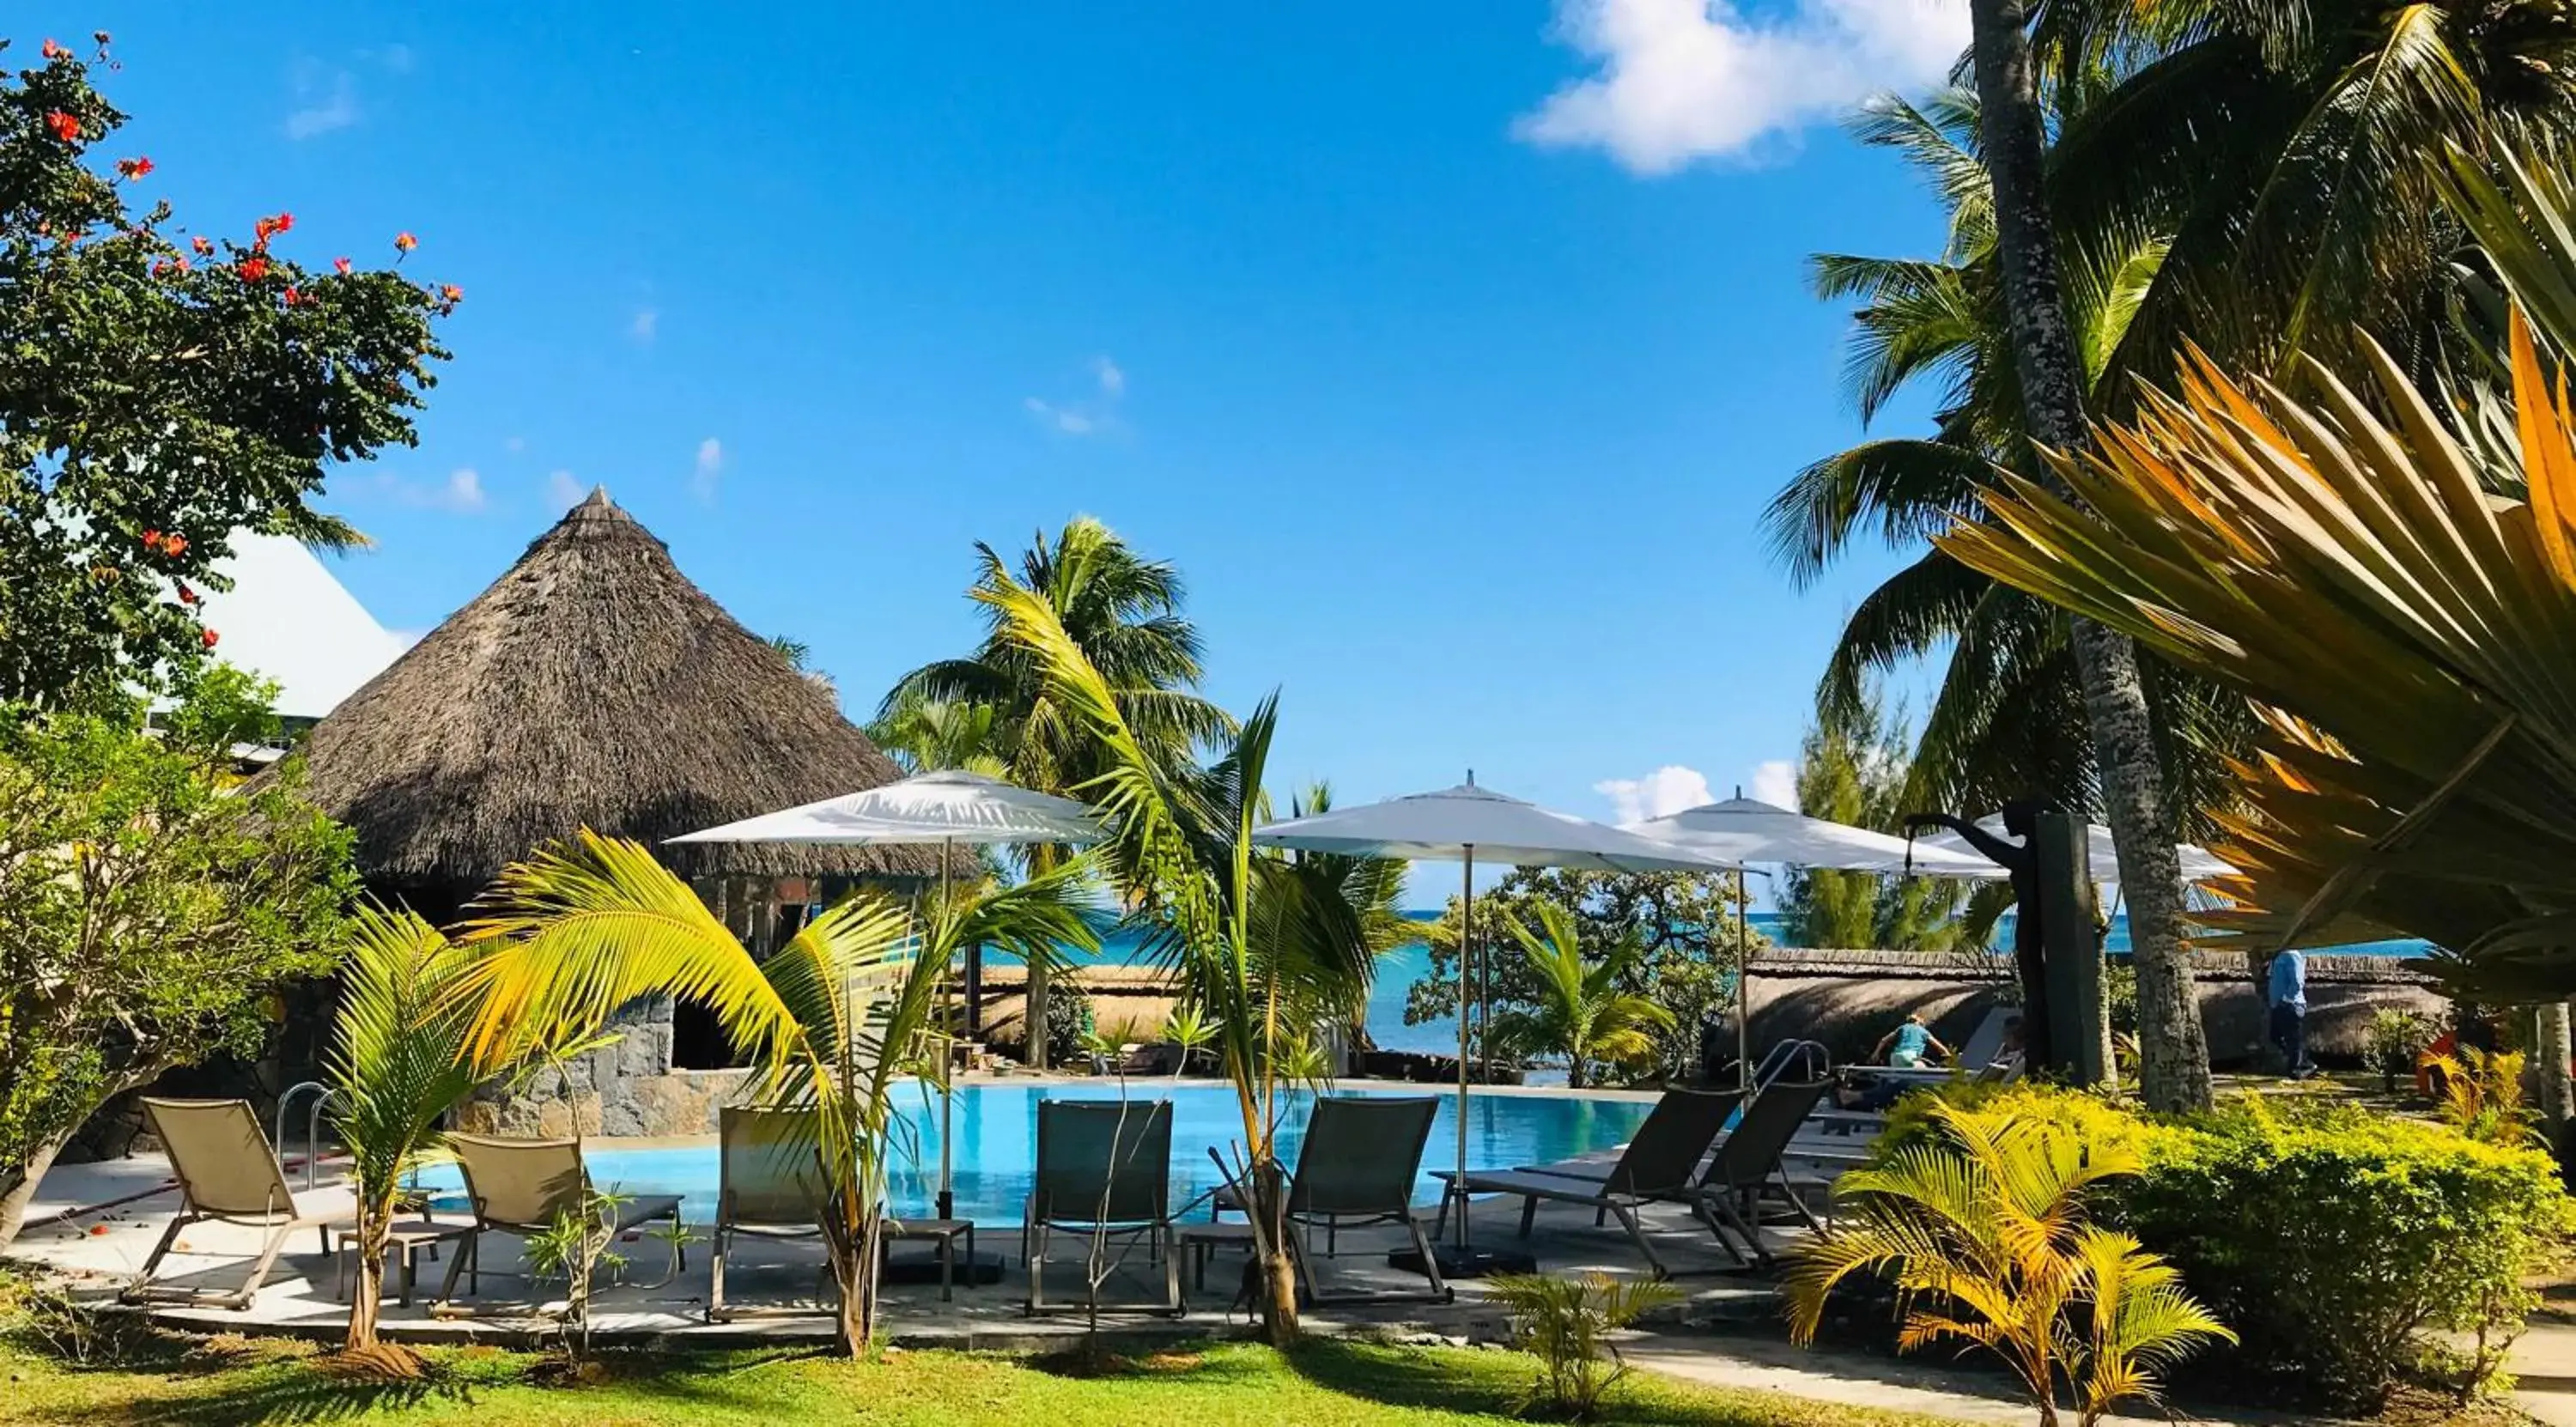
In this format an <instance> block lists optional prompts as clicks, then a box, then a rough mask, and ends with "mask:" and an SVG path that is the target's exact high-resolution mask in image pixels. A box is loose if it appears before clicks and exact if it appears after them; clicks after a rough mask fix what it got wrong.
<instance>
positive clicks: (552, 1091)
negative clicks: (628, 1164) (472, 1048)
mask: <svg viewBox="0 0 2576 1427" xmlns="http://www.w3.org/2000/svg"><path fill="white" fill-rule="evenodd" d="M616 1029H617V1030H618V1032H619V1035H618V1038H617V1040H616V1041H615V1042H613V1043H611V1044H609V1045H606V1046H603V1047H601V1048H600V1049H598V1050H595V1051H592V1052H590V1053H589V1054H588V1055H583V1056H578V1057H575V1058H574V1059H572V1060H570V1061H568V1062H566V1063H565V1064H564V1065H562V1066H561V1067H553V1066H548V1067H543V1068H540V1069H539V1070H537V1071H536V1072H535V1073H534V1074H533V1075H531V1076H529V1077H527V1078H525V1079H523V1080H521V1081H520V1082H519V1083H518V1084H517V1085H516V1086H515V1087H513V1088H511V1089H509V1090H507V1091H501V1090H485V1091H483V1092H480V1093H478V1094H477V1095H476V1096H475V1097H474V1098H473V1099H471V1100H469V1101H467V1102H466V1103H465V1104H463V1105H461V1106H459V1107H457V1112H456V1120H455V1125H456V1128H457V1129H460V1130H463V1131H465V1132H467V1133H468V1134H486V1135H541V1136H549V1137H561V1136H565V1135H571V1134H575V1133H579V1134H585V1135H615V1136H631V1135H711V1134H714V1133H715V1130H716V1111H717V1110H719V1109H720V1108H722V1107H723V1106H725V1105H726V1104H729V1103H731V1101H732V1098H733V1096H734V1095H735V1094H736V1093H737V1092H738V1091H739V1090H740V1088H741V1086H742V1084H743V1082H744V1081H745V1080H746V1079H748V1078H749V1076H750V1072H748V1071H742V1070H674V1069H672V1068H671V1003H670V1002H669V1001H668V1000H659V1001H654V1002H650V1003H648V1004H646V1005H644V1006H641V1007H637V1008H635V1009H632V1010H629V1011H627V1012H625V1013H623V1014H622V1015H620V1016H619V1017H618V1019H617V1022H616Z"/></svg>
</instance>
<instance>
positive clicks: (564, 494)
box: [546, 471, 589, 510]
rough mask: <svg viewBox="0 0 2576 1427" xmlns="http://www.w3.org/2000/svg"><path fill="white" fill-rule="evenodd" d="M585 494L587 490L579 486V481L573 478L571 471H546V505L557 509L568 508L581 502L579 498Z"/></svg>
mask: <svg viewBox="0 0 2576 1427" xmlns="http://www.w3.org/2000/svg"><path fill="white" fill-rule="evenodd" d="M587 494H589V492H587V491H585V490H583V489H582V488H581V482H579V481H577V480H574V479H573V477H572V472H570V471H549V472H547V474H546V503H547V504H548V505H551V506H553V507H555V508H556V509H558V510H570V509H572V508H573V507H574V506H577V505H579V504H581V498H582V497H583V496H585V495H587Z"/></svg>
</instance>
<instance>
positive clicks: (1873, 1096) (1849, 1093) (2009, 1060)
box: [1834, 1016, 2026, 1115]
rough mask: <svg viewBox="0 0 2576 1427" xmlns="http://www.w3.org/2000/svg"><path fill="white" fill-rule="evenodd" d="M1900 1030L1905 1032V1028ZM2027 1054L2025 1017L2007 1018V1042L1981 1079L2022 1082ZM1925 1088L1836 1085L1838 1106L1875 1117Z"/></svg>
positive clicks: (1883, 1081)
mask: <svg viewBox="0 0 2576 1427" xmlns="http://www.w3.org/2000/svg"><path fill="white" fill-rule="evenodd" d="M1899 1029H1902V1027H1900V1028H1899ZM1890 1034H1891V1036H1892V1035H1893V1034H1894V1033H1893V1032H1891V1033H1890ZM1880 1044H1881V1045H1885V1044H1886V1042H1885V1041H1881V1042H1880ZM1934 1044H1936V1045H1937V1044H1939V1042H1937V1041H1936V1042H1934ZM2025 1055H2026V1052H2025V1051H2024V1050H2023V1049H2022V1040H2021V1017H2019V1016H2006V1017H2005V1018H2004V1027H2003V1039H2002V1040H2000V1041H1998V1042H1997V1043H1996V1045H1995V1056H1994V1059H1992V1060H1990V1061H1987V1062H1986V1065H1985V1069H1984V1071H1983V1072H1982V1074H1981V1075H1980V1077H1979V1078H1981V1079H1985V1080H2000V1081H2014V1080H2019V1079H2021V1074H2022V1068H2023V1062H2024V1058H2025ZM1861 1073H1862V1074H1863V1075H1867V1074H1868V1072H1867V1071H1866V1070H1864V1071H1862V1072H1861ZM1921 1088H1922V1087H1921V1086H1920V1085H1919V1084H1917V1083H1916V1082H1914V1081H1911V1080H1904V1079H1888V1078H1878V1079H1873V1080H1871V1081H1870V1083H1868V1084H1866V1085H1840V1086H1836V1087H1835V1088H1834V1104H1835V1105H1836V1106H1837V1107H1839V1108H1841V1109H1845V1110H1858V1111H1861V1112H1863V1113H1865V1114H1872V1115H1875V1114H1877V1113H1879V1112H1880V1111H1882V1110H1885V1109H1886V1108H1887V1107H1888V1106H1890V1105H1893V1104H1895V1103H1896V1102H1897V1100H1898V1098H1899V1097H1901V1096H1903V1095H1904V1094H1905V1092H1907V1091H1909V1090H1918V1089H1921Z"/></svg>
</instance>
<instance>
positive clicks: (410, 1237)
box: [336, 1219, 474, 1308]
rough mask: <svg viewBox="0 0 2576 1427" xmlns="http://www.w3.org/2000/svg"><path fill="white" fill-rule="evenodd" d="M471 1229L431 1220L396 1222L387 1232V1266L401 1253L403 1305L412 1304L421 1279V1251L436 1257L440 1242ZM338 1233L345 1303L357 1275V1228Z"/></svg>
mask: <svg viewBox="0 0 2576 1427" xmlns="http://www.w3.org/2000/svg"><path fill="white" fill-rule="evenodd" d="M472 1232H474V1226H473V1225H471V1224H441V1223H438V1222H436V1221H435V1220H431V1219H412V1220H401V1219H397V1220H395V1221H394V1226H393V1228H392V1229H391V1230H390V1231H389V1232H387V1233H386V1235H385V1263H386V1267H388V1268H391V1267H393V1265H394V1262H395V1256H396V1255H400V1256H401V1265H402V1306H403V1307H405V1308H409V1307H410V1306H411V1300H412V1291H413V1289H414V1288H415V1287H416V1286H417V1285H418V1283H419V1281H420V1251H421V1250H422V1249H427V1250H429V1256H430V1257H431V1258H436V1257H438V1246H439V1245H440V1244H443V1243H451V1242H454V1241H456V1240H459V1239H462V1238H464V1237H465V1236H466V1235H468V1234H470V1233H472ZM336 1233H337V1242H338V1243H339V1246H340V1249H339V1260H340V1292H339V1298H340V1301H341V1302H343V1303H346V1302H348V1301H349V1293H350V1286H349V1281H350V1279H351V1278H352V1277H354V1274H353V1270H354V1268H355V1267H356V1264H357V1261H358V1252H357V1251H358V1229H357V1226H356V1225H354V1224H352V1225H347V1226H345V1227H342V1228H340V1229H339V1230H337V1231H336Z"/></svg>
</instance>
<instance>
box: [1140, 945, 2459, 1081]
mask: <svg viewBox="0 0 2576 1427" xmlns="http://www.w3.org/2000/svg"><path fill="white" fill-rule="evenodd" d="M1413 915H1414V916H1415V917H1416V918H1417V919H1418V920H1422V921H1428V920H1430V919H1431V918H1432V916H1433V915H1434V914H1433V913H1430V912H1418V913H1414V914H1413ZM2011 918H2012V914H2011V913H2009V912H2007V913H2005V914H2004V921H2003V925H2002V926H2000V927H1998V928H1997V932H1996V935H1997V939H1998V940H1999V941H2001V940H2006V939H2008V938H2009V937H2010V935H2011ZM1747 920H1748V921H1750V922H1751V923H1752V924H1753V930H1754V931H1755V932H1756V933H1757V934H1759V935H1761V936H1764V937H1768V938H1769V939H1770V940H1771V943H1772V944H1773V945H1774V946H1786V945H1789V944H1790V943H1789V942H1788V940H1787V939H1786V938H1785V937H1784V936H1783V935H1782V934H1781V927H1780V914H1779V913H1777V912H1755V913H1752V914H1751V915H1750V916H1749V917H1748V918H1747ZM2104 946H2105V948H2106V949H2107V950H2110V951H2114V952H2123V951H2127V950H2128V949H2129V923H2128V918H2127V917H2126V916H2115V917H2113V918H2112V919H2111V927H2110V932H2109V934H2108V935H2107V936H2106V937H2105V938H2104ZM2315 950H2318V951H2331V952H2332V953H2333V954H2335V955H2337V956H2421V955H2423V954H2424V953H2425V952H2426V951H2428V950H2430V948H2429V947H2428V946H2427V945H2426V944H2425V943H2423V942H2417V941H2381V942H2366V943H2363V944H2361V945H2357V946H2338V947H2319V948H2315ZM1097 959H1098V960H1099V961H1100V962H1101V963H1103V964H1105V965H1111V966H1123V965H1128V964H1131V963H1134V962H1136V961H1140V960H1143V959H1144V956H1143V949H1142V946H1141V939H1140V938H1138V937H1137V936H1135V935H1134V934H1133V933H1113V934H1111V935H1109V936H1107V937H1105V938H1104V939H1103V941H1102V945H1101V951H1100V956H1099V957H1098V958H1097ZM1430 974H1431V948H1430V947H1428V946H1426V945H1424V944H1422V943H1420V942H1415V943H1413V944H1411V945H1408V946H1403V947H1399V948H1397V949H1396V950H1395V951H1393V952H1392V953H1389V954H1388V955H1387V956H1386V957H1385V958H1383V959H1382V960H1380V961H1379V962H1378V969H1377V979H1376V980H1375V981H1374V982H1373V983H1372V984H1371V986H1370V989H1369V1000H1368V1033H1369V1037H1370V1038H1371V1039H1372V1040H1374V1041H1376V1042H1377V1044H1378V1046H1379V1047H1380V1048H1382V1049H1385V1050H1402V1051H1414V1052H1417V1053H1422V1054H1429V1055H1440V1054H1448V1055H1455V1054H1457V1051H1458V1023H1457V1021H1456V1020H1455V1019H1454V1018H1452V1017H1447V1016H1443V1017H1441V1018H1440V1019H1439V1020H1437V1021H1433V1022H1426V1023H1424V1024H1422V1025H1418V1026H1408V1025H1406V1024H1405V1023H1404V998H1405V993H1406V992H1407V991H1408V990H1410V989H1411V987H1412V986H1413V983H1414V982H1416V981H1419V980H1421V979H1422V978H1423V977H1425V976H1428V975H1430Z"/></svg>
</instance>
